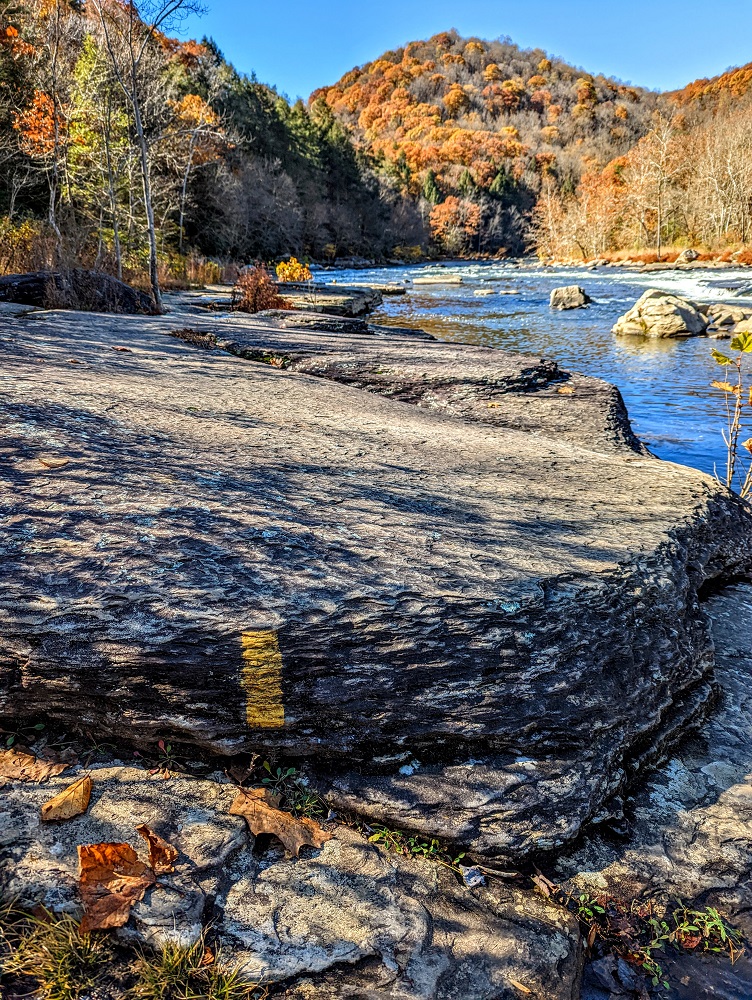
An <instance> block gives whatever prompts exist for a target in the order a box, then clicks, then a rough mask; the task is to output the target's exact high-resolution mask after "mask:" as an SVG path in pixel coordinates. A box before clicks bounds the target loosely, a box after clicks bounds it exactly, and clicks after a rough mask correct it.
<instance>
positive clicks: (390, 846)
mask: <svg viewBox="0 0 752 1000" xmlns="http://www.w3.org/2000/svg"><path fill="white" fill-rule="evenodd" d="M370 829H371V830H373V833H372V834H371V835H370V836H369V838H368V840H369V843H371V844H380V845H381V846H382V847H385V848H386V849H387V850H388V851H393V852H394V853H395V854H404V855H406V856H407V857H414V858H415V857H420V858H428V859H429V860H430V861H438V862H439V863H440V864H442V865H446V866H447V867H448V868H453V869H455V870H459V869H458V866H459V864H460V862H461V861H462V859H463V858H464V857H465V854H464V852H463V853H462V854H458V855H456V856H454V852H453V851H451V849H450V848H449V847H448V846H447V845H446V844H444V843H443V842H442V841H441V840H437V839H436V838H435V837H432V838H431V839H430V840H426V839H425V838H424V837H420V836H418V835H417V834H407V833H403V832H402V830H391V829H390V828H389V827H388V826H382V825H381V824H380V823H374V824H373V825H372V826H371V827H370Z"/></svg>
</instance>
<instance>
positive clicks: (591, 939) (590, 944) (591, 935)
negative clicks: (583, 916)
mask: <svg viewBox="0 0 752 1000" xmlns="http://www.w3.org/2000/svg"><path fill="white" fill-rule="evenodd" d="M597 933H598V928H597V927H596V925H595V924H593V925H592V926H591V928H590V930H589V931H588V936H587V946H588V948H592V947H593V943H594V942H595V935H596V934H597Z"/></svg>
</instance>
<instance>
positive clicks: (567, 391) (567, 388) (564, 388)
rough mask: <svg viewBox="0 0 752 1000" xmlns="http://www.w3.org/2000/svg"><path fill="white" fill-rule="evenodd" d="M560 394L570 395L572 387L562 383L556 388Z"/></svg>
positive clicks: (572, 391)
mask: <svg viewBox="0 0 752 1000" xmlns="http://www.w3.org/2000/svg"><path fill="white" fill-rule="evenodd" d="M556 391H557V392H558V393H559V395H560V396H572V395H573V394H574V389H573V388H572V386H571V385H562V386H560V387H559V388H558V389H557V390H556Z"/></svg>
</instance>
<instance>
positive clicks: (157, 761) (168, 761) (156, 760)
mask: <svg viewBox="0 0 752 1000" xmlns="http://www.w3.org/2000/svg"><path fill="white" fill-rule="evenodd" d="M133 756H134V757H137V758H138V759H139V760H141V761H143V763H144V766H145V767H146V768H148V769H149V771H150V773H151V774H159V773H160V772H162V773H165V774H168V773H170V772H171V771H180V772H184V771H185V770H186V768H185V766H184V764H183V762H182V760H181V758H180V756H179V754H178V752H177V750H176V749H175V748H174V747H173V745H172V743H168V742H167V741H166V740H158V741H157V748H156V753H148V754H147V753H141V752H140V751H139V750H134V751H133Z"/></svg>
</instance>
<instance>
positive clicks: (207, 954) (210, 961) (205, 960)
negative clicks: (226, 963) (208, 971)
mask: <svg viewBox="0 0 752 1000" xmlns="http://www.w3.org/2000/svg"><path fill="white" fill-rule="evenodd" d="M215 961H216V955H215V954H214V952H213V951H212V950H211V948H210V947H209V945H206V947H205V948H204V954H203V956H202V958H201V963H200V964H201V968H202V969H204V968H206V966H207V965H214V962H215Z"/></svg>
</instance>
